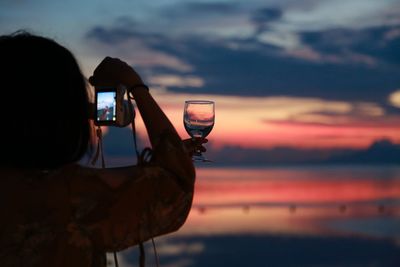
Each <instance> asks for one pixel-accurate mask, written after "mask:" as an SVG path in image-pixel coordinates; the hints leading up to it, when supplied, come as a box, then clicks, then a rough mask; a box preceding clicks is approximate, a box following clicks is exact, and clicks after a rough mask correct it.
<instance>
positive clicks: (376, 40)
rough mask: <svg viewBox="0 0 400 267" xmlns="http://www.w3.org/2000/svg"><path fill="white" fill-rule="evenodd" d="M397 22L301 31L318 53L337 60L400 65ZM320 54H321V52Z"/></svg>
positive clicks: (399, 28)
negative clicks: (334, 57)
mask: <svg viewBox="0 0 400 267" xmlns="http://www.w3.org/2000/svg"><path fill="white" fill-rule="evenodd" d="M399 32H400V25H399V26H381V27H371V28H365V29H346V28H336V29H329V30H324V31H314V32H302V33H300V36H301V40H302V43H303V44H304V45H306V46H308V47H311V48H312V49H313V50H314V51H316V52H315V53H319V54H321V55H326V56H328V55H335V56H336V58H338V63H341V62H343V63H347V62H349V63H351V62H354V63H361V64H362V63H364V64H366V65H371V66H373V65H375V64H378V63H381V64H382V63H387V64H395V65H400V51H399V49H398V47H399V46H400V34H399ZM320 58H322V57H321V56H320Z"/></svg>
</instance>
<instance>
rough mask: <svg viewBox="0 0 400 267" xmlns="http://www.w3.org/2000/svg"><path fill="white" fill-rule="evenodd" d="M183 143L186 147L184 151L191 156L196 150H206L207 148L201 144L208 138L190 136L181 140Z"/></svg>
mask: <svg viewBox="0 0 400 267" xmlns="http://www.w3.org/2000/svg"><path fill="white" fill-rule="evenodd" d="M182 142H183V145H184V146H185V148H186V151H187V152H188V153H189V156H190V157H191V156H193V154H194V153H195V152H196V151H200V152H206V151H207V149H206V148H205V147H204V146H203V144H205V143H207V142H208V140H207V139H206V138H199V137H198V138H194V139H193V138H191V139H185V140H182Z"/></svg>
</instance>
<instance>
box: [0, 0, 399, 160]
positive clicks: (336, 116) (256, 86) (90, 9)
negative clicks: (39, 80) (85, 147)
mask: <svg viewBox="0 0 400 267" xmlns="http://www.w3.org/2000/svg"><path fill="white" fill-rule="evenodd" d="M19 29H25V30H28V31H30V32H32V33H34V34H39V35H44V36H47V37H50V38H53V39H55V40H56V41H57V42H59V43H61V44H62V45H64V46H66V47H67V48H68V49H70V50H71V51H72V52H73V53H74V55H75V56H76V58H77V60H78V62H79V64H80V66H81V68H82V70H83V72H84V74H85V75H86V76H87V77H89V76H90V74H91V73H92V72H93V70H94V68H95V67H96V65H97V64H98V63H99V62H100V61H101V60H102V58H104V57H105V56H112V57H119V58H121V59H123V60H125V61H126V62H128V63H129V64H130V65H132V66H133V67H134V68H135V69H136V70H137V71H138V72H139V73H140V74H141V75H142V77H143V79H144V81H146V83H148V84H149V86H150V87H151V91H152V94H153V95H154V97H155V99H156V100H157V101H159V103H160V105H161V106H162V107H163V109H164V110H165V112H166V114H167V115H168V116H169V117H170V119H171V121H172V123H173V124H174V125H175V126H176V128H177V129H178V132H179V133H180V135H181V136H182V138H187V137H188V135H187V133H186V132H185V130H184V127H183V124H182V114H183V106H184V101H185V100H188V99H207V100H213V101H215V103H216V124H215V127H214V129H213V131H212V132H211V134H210V135H209V140H210V144H209V149H210V150H212V149H214V150H223V149H226V148H232V147H238V148H241V153H243V151H244V150H245V149H260V150H263V149H264V150H270V149H274V148H277V147H287V148H292V149H298V150H311V149H319V150H326V151H331V150H337V149H367V148H368V147H370V146H371V145H372V144H374V143H375V142H377V141H379V140H382V139H385V140H388V141H390V142H391V143H393V144H400V136H399V133H400V112H399V111H400V110H399V108H400V49H399V47H400V2H399V1H394V0H381V1H375V0H352V1H347V0H319V1H318V0H302V1H298V0H297V1H295V0H262V1H258V0H242V1H239V0H231V1H228V0H225V1H224V0H221V1H215V0H208V1H200V0H197V1H196V0H194V1H184V0H168V1H167V0H153V1H127V0H126V1H109V0H100V1H77V0H69V1H50V0H38V1H24V0H19V1H11V0H3V1H1V2H0V33H1V34H8V33H12V32H14V31H16V30H19ZM137 121H138V129H139V133H140V135H141V137H143V138H144V136H145V131H144V126H143V124H142V123H140V122H139V120H137ZM109 138H111V137H109Z"/></svg>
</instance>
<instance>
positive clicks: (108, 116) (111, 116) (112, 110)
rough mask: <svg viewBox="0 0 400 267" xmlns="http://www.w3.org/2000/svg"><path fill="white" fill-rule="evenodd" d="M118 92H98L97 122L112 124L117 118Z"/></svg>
mask: <svg viewBox="0 0 400 267" xmlns="http://www.w3.org/2000/svg"><path fill="white" fill-rule="evenodd" d="M116 97H117V92H116V91H107V92H97V93H96V98H97V107H96V108H97V121H99V122H112V121H115V120H116V119H117V118H116Z"/></svg>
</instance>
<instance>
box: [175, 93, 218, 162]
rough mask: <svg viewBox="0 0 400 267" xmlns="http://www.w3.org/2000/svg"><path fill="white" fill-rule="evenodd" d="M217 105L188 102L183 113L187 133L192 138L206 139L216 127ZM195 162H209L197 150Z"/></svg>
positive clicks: (194, 101)
mask: <svg viewBox="0 0 400 267" xmlns="http://www.w3.org/2000/svg"><path fill="white" fill-rule="evenodd" d="M214 120H215V105H214V102H213V101H208V100H187V101H185V109H184V112H183V124H184V125H185V129H186V131H187V133H188V134H189V135H190V136H191V137H192V138H196V137H200V138H205V137H206V136H207V135H208V134H209V133H210V132H211V130H212V128H213V127H214ZM192 159H193V161H203V162H209V161H210V160H208V159H206V158H205V157H204V156H203V155H202V153H201V151H200V150H196V151H195V152H194V154H193V157H192Z"/></svg>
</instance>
